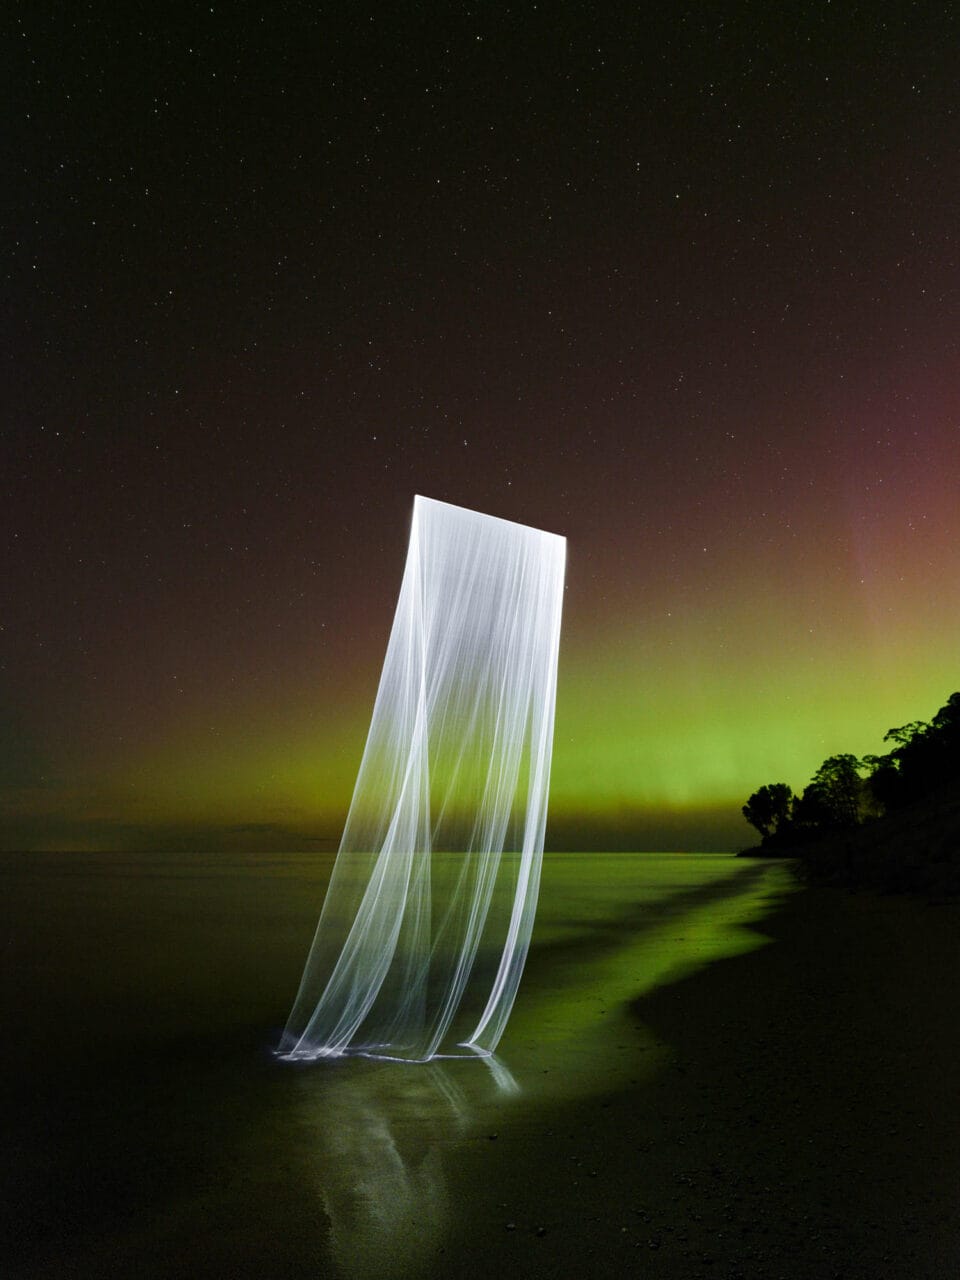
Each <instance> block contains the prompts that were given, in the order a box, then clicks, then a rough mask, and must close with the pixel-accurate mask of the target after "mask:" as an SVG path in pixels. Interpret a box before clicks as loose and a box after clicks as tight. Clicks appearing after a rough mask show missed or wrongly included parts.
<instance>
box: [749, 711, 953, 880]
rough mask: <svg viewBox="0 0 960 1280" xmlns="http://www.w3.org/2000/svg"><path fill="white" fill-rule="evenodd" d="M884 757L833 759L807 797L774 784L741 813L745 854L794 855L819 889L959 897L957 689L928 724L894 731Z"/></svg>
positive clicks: (886, 738) (888, 736) (807, 790)
mask: <svg viewBox="0 0 960 1280" xmlns="http://www.w3.org/2000/svg"><path fill="white" fill-rule="evenodd" d="M884 741H885V742H890V743H892V744H893V746H892V748H891V750H890V751H889V752H888V753H887V754H886V755H882V756H864V757H863V759H862V760H858V759H857V758H856V756H852V755H838V756H830V757H829V758H828V759H827V760H825V761H824V762H823V764H822V765H821V766H820V768H819V769H818V770H817V772H816V774H814V776H813V778H812V779H811V781H810V783H809V784H808V785H807V787H806V788H805V789H804V791H803V793H802V794H801V795H799V796H795V795H793V794H792V792H791V791H790V788H789V787H788V786H787V785H786V784H785V783H773V784H768V785H767V786H766V787H761V788H760V789H759V790H758V791H756V792H754V794H753V795H752V796H751V797H750V799H749V800H748V801H747V803H746V804H745V805H744V807H743V814H744V817H745V818H746V819H747V821H748V822H750V823H752V824H753V826H755V827H756V828H757V830H758V831H759V832H760V835H761V842H760V844H759V846H757V847H756V848H754V849H748V850H744V853H745V854H753V855H766V856H780V857H784V856H792V857H796V858H798V859H799V866H800V871H801V874H802V875H803V876H804V877H805V878H807V879H808V880H811V881H813V882H816V883H819V884H837V885H845V886H849V887H858V886H869V887H872V888H877V889H882V890H885V891H890V892H907V891H914V892H926V893H932V894H951V895H952V894H960V693H954V694H952V695H951V696H950V698H949V699H948V700H947V702H946V704H945V705H944V706H942V707H941V708H940V710H939V711H938V712H937V714H936V715H935V716H934V717H933V719H932V720H931V721H930V722H929V723H927V722H924V721H914V722H913V723H911V724H908V725H903V726H900V727H899V728H894V729H890V730H888V731H887V733H886V735H885V736H884Z"/></svg>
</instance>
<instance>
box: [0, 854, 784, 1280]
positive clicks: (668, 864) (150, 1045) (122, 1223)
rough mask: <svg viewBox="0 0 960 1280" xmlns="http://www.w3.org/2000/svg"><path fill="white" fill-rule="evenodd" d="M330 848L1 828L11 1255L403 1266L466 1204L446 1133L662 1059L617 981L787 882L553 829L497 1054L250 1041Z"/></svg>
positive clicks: (748, 913)
mask: <svg viewBox="0 0 960 1280" xmlns="http://www.w3.org/2000/svg"><path fill="white" fill-rule="evenodd" d="M329 869H330V861H329V860H328V859H326V858H324V857H318V856H317V855H313V854H310V855H307V854H304V855H300V854H290V855H263V856H250V855H216V856H211V855H206V854H203V855H199V854H198V855H183V854H181V855H176V856H173V855H171V856H160V855H137V856H132V855H119V854H97V855H90V854H75V853H74V854H69V855H67V854H61V855H53V854H43V855H17V856H15V855H9V854H7V855H0V887H2V898H0V941H2V945H3V948H4V963H3V970H2V1003H3V1012H4V1028H5V1035H4V1039H3V1046H2V1049H0V1055H2V1071H3V1082H4V1086H5V1087H4V1096H5V1097H6V1098H7V1100H8V1102H7V1105H8V1106H9V1113H8V1115H7V1117H6V1131H7V1133H8V1134H9V1135H10V1137H9V1139H8V1141H7V1143H6V1149H7V1153H8V1159H7V1161H6V1162H5V1169H4V1173H3V1185H2V1187H0V1192H2V1194H0V1205H2V1208H0V1213H2V1214H3V1218H4V1222H3V1230H4V1232H5V1237H6V1241H7V1243H6V1246H5V1248H4V1250H3V1256H4V1257H5V1259H7V1260H8V1261H9V1263H10V1264H11V1266H12V1274H14V1275H22V1276H28V1275H29V1276H61V1275H64V1274H70V1275H77V1276H99V1275H110V1274H128V1273H134V1272H135V1273H136V1274H137V1275H138V1276H141V1277H144V1276H161V1275H162V1276H181V1275H182V1276H188V1275H191V1276H192V1275H199V1274H211V1275H220V1274H222V1275H231V1276H234V1275H235V1276H245V1275H251V1276H252V1275H257V1276H261V1277H264V1276H266V1277H269V1276H273V1275H285V1276H291V1277H297V1276H301V1275H303V1276H308V1275H309V1276H313V1277H317V1276H325V1275H332V1276H337V1275H342V1276H345V1277H354V1276H357V1277H359V1276H365V1275H372V1274H374V1273H377V1274H378V1275H381V1276H384V1275H391V1274H395V1275H417V1274H423V1273H425V1272H427V1271H429V1270H431V1268H432V1267H433V1266H434V1265H435V1260H436V1257H437V1253H438V1250H439V1249H440V1248H442V1242H443V1240H444V1237H445V1234H446V1233H447V1232H448V1230H450V1229H451V1227H452V1226H453V1225H454V1224H455V1223H456V1221H457V1219H458V1217H461V1218H462V1215H463V1214H465V1213H468V1212H469V1211H470V1210H469V1206H467V1205H466V1204H465V1201H464V1188H463V1187H462V1186H461V1185H460V1184H459V1182H458V1176H459V1174H458V1170H459V1166H460V1162H461V1157H462V1156H463V1154H464V1153H465V1152H472V1153H475V1152H476V1149H477V1146H478V1144H486V1148H485V1159H486V1161H487V1165H488V1168H489V1175H490V1178H491V1179H492V1180H495V1179H496V1174H497V1160H498V1158H499V1157H498V1155H497V1151H498V1146H497V1142H496V1140H495V1139H494V1137H493V1135H495V1134H500V1133H503V1132H506V1131H507V1130H509V1129H510V1127H511V1126H514V1127H516V1126H518V1125H520V1126H522V1125H524V1124H529V1123H530V1122H531V1118H533V1117H535V1116H536V1115H537V1114H538V1111H540V1110H542V1109H544V1108H546V1107H550V1108H553V1109H554V1110H555V1109H556V1107H557V1106H558V1105H562V1104H564V1103H565V1102H568V1101H569V1102H571V1103H572V1102H577V1101H582V1100H583V1099H586V1098H589V1097H591V1096H593V1095H598V1094H601V1093H603V1092H605V1091H608V1090H610V1089H612V1088H616V1087H619V1086H621V1085H625V1084H629V1083H631V1082H635V1081H637V1080H638V1078H641V1077H643V1076H644V1075H645V1074H651V1073H656V1071H657V1070H658V1064H659V1063H660V1062H661V1061H662V1058H663V1055H664V1046H662V1045H659V1044H658V1043H657V1042H656V1040H655V1039H654V1037H653V1036H652V1034H651V1033H650V1032H649V1031H648V1030H647V1029H646V1028H645V1027H644V1026H643V1025H642V1024H639V1023H638V1022H637V1019H636V1016H635V1015H634V1014H632V1013H631V1011H630V1002H631V1001H633V1000H635V999H636V997H637V996H639V995H642V994H643V993H645V992H649V991H650V990H652V989H653V988H654V987H657V986H659V985H662V984H664V983H669V982H672V981H674V980H676V979H677V978H679V977H681V976H683V975H684V974H687V973H689V972H690V971H691V970H693V969H695V968H697V967H699V966H703V965H706V964H708V963H710V962H711V961H712V960H715V959H718V958H720V957H723V956H729V955H732V954H736V953H738V952H742V951H745V950H748V949H751V948H755V947H758V946H762V945H763V942H764V939H763V935H762V925H760V928H758V927H757V926H758V924H759V923H760V922H761V921H762V918H763V915H764V914H765V913H766V912H767V911H768V910H769V909H770V906H771V904H772V903H773V901H774V900H775V899H777V898H778V897H779V895H781V894H783V893H786V892H789V889H790V882H789V876H788V873H787V872H786V870H785V869H784V867H783V866H781V865H778V864H758V863H753V862H749V861H743V860H737V859H735V858H732V857H729V856H726V855H692V854H673V855H659V854H643V855H632V854H609V855H606V854H555V855H548V856H547V857H546V859H545V865H544V876H543V886H542V893H541V902H540V909H539V914H538V918H537V925H536V929H535V931H534V940H533V947H532V949H531V953H530V958H529V961H528V965H527V969H526V973H525V975H524V980H523V982H522V984H521V987H520V994H519V997H518V1000H517V1004H516V1007H515V1010H514V1013H513V1017H512V1019H511V1022H510V1024H509V1025H508V1028H507V1033H506V1036H505V1037H504V1040H503V1041H502V1043H501V1046H500V1052H499V1054H498V1056H497V1058H496V1059H493V1060H490V1061H483V1060H474V1061H470V1060H466V1061H460V1060H456V1061H445V1062H435V1063H431V1064H428V1065H426V1066H423V1065H407V1064H393V1063H380V1062H370V1061H364V1060H351V1061H346V1062H339V1063H333V1064H330V1063H321V1064H314V1065H297V1066H292V1065H288V1064H283V1063H279V1062H277V1061H276V1060H275V1059H274V1058H273V1056H272V1053H271V1050H272V1047H273V1045H274V1044H275V1043H276V1041H277V1038H278V1036H279V1032H280V1028H281V1026H282V1023H283V1021H284V1019H285V1017H286V1014H287V1011H288V1008H289V1005H290V1003H291V1000H292V997H293V994H294V992H295V990H296V985H297V982H298V980H299V976H300V971H301V967H302V964H303V961H304V959H305V956H306V952H307V948H308V946H309V943H310V940H311V937H312V934H313V930H314V927H315V924H316V918H317V915H318V913H319V908H320V905H321V902H322V898H323V892H324V887H325V883H326V879H327V876H328V875H329ZM750 926H752V927H750ZM487 1153H488V1154H487Z"/></svg>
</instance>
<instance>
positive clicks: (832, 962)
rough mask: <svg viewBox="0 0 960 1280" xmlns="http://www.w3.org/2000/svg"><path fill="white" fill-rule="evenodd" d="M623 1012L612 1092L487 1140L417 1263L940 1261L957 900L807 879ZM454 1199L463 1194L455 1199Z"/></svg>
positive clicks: (955, 1148) (488, 1270) (921, 1264)
mask: <svg viewBox="0 0 960 1280" xmlns="http://www.w3.org/2000/svg"><path fill="white" fill-rule="evenodd" d="M761 928H762V930H763V932H764V933H766V934H767V935H769V936H770V937H771V938H772V939H773V943H772V945H769V946H767V947H765V948H763V949H761V950H757V951H753V952H750V953H749V954H746V955H742V956H739V957H737V958H733V959H728V960H725V961H721V962H719V963H718V964H716V965H714V966H712V967H710V968H708V969H706V970H704V971H702V972H700V973H698V974H696V975H694V976H692V977H690V978H688V979H686V980H684V981H681V982H679V983H678V984H675V985H673V986H670V987H666V988H662V989H660V990H658V991H657V992H655V993H654V994H653V995H652V996H650V997H649V998H646V999H644V1000H641V1001H638V1002H637V1003H636V1005H635V1006H634V1009H633V1013H634V1014H635V1016H636V1017H637V1018H638V1019H640V1020H642V1021H643V1022H644V1023H645V1024H646V1025H647V1026H648V1027H652V1028H653V1029H654V1031H655V1032H656V1033H657V1034H658V1036H659V1037H662V1039H663V1041H664V1042H665V1043H666V1044H667V1045H668V1046H669V1050H668V1059H667V1063H666V1066H665V1069H664V1070H661V1071H659V1072H655V1073H654V1074H653V1077H652V1079H650V1080H649V1081H647V1082H646V1083H644V1082H640V1083H639V1084H638V1086H637V1087H636V1088H635V1089H633V1090H631V1091H629V1092H619V1093H616V1094H613V1095H610V1096H608V1097H605V1098H602V1099H600V1100H598V1101H596V1102H591V1103H590V1104H589V1105H584V1106H581V1107H579V1108H575V1109H570V1108H566V1109H563V1110H558V1111H557V1112H556V1113H554V1114H552V1115H550V1114H548V1115H540V1116H538V1117H537V1118H536V1120H535V1121H533V1122H531V1123H530V1124H529V1125H526V1126H525V1125H523V1124H516V1125H515V1126H513V1127H512V1128H511V1129H509V1130H507V1131H506V1132H501V1133H500V1134H498V1137H497V1139H496V1141H497V1143H498V1144H499V1147H500V1149H499V1151H498V1159H497V1164H496V1177H497V1179H498V1183H497V1186H496V1189H494V1188H493V1187H492V1186H491V1185H490V1182H489V1179H490V1177H491V1167H490V1161H489V1158H488V1153H487V1152H486V1151H484V1150H482V1149H481V1150H476V1151H474V1153H473V1155H472V1157H471V1156H470V1155H469V1153H468V1154H467V1156H466V1159H465V1163H464V1164H463V1165H462V1166H461V1177H460V1180H459V1187H460V1194H461V1195H462V1196H463V1198H464V1199H463V1204H462V1209H463V1216H462V1219H461V1222H460V1225H459V1227H458V1228H457V1229H456V1231H455V1232H454V1234H453V1236H452V1237H451V1238H450V1239H448V1240H447V1241H446V1242H445V1245H444V1252H443V1254H442V1255H438V1256H437V1258H436V1266H435V1271H436V1274H446V1275H452V1276H459V1275H478V1276H479V1275H502V1276H506V1275H510V1276H557V1277H560V1276H623V1275H643V1276H649V1277H655V1276H670V1277H678V1276H683V1277H696V1276H709V1277H745V1278H750V1280H753V1278H755V1277H790V1278H791V1280H792V1278H794V1277H796V1278H797V1280H801V1278H805V1280H819V1278H820V1277H825V1278H826V1277H830V1278H833V1277H843V1278H844V1280H853V1278H854V1277H863V1278H864V1280H867V1278H870V1280H878V1278H881V1277H884V1278H885V1277H891V1278H892V1277H903V1278H904V1280H907V1278H909V1280H927V1278H929V1280H934V1278H937V1280H940V1278H941V1277H955V1276H958V1275H960V1108H958V1103H960V1030H958V1017H957V1013H958V1010H957V1001H958V995H960V946H958V942H960V905H955V906H930V905H926V904H924V903H922V902H919V901H915V900H910V899H905V898H879V897H873V896H866V895H862V896H861V895H857V896H853V895H848V894H847V893H844V892H841V891H836V890H824V889H808V890H805V891H803V892H801V893H798V894H796V895H794V896H792V897H790V898H788V899H786V901H785V902H784V903H783V905H782V906H781V907H780V909H779V910H778V912H777V913H776V915H775V916H773V917H772V918H769V919H767V920H765V921H764V922H763V924H762V926H761ZM468 1206H470V1207H468Z"/></svg>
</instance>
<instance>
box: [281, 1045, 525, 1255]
mask: <svg viewBox="0 0 960 1280" xmlns="http://www.w3.org/2000/svg"><path fill="white" fill-rule="evenodd" d="M301 1083H302V1089H303V1097H304V1123H305V1125H306V1128H307V1141H308V1142H309V1143H311V1144H312V1149H313V1156H314V1159H315V1162H316V1164H315V1168H316V1172H317V1184H318V1187H319V1190H320V1195H321V1198H322V1201H323V1206H324V1210H325V1212H326V1214H327V1217H328V1219H329V1222H330V1241H331V1248H332V1252H333V1255H334V1260H335V1262H336V1264H337V1267H338V1270H339V1271H340V1272H341V1273H342V1274H343V1275H344V1276H347V1277H364V1276H369V1275H373V1274H375V1273H376V1274H378V1275H380V1276H382V1275H384V1273H385V1271H386V1273H387V1274H389V1275H391V1276H393V1275H403V1274H407V1273H408V1272H409V1273H416V1272H417V1271H419V1270H421V1269H422V1268H423V1267H425V1266H426V1265H428V1264H429V1262H430V1260H431V1259H432V1258H433V1257H435V1255H436V1254H437V1252H438V1249H439V1246H440V1242H441V1241H442V1239H443V1236H444V1232H445V1229H446V1227H447V1225H448V1219H449V1216H450V1213H451V1205H450V1203H449V1199H448V1191H447V1179H446V1173H445V1168H444V1157H445V1155H446V1154H447V1152H449V1151H450V1150H451V1149H452V1148H454V1147H455V1146H456V1145H457V1144H459V1143H461V1142H464V1141H466V1140H468V1139H469V1138H470V1137H471V1135H474V1134H475V1133H476V1132H477V1131H478V1130H479V1129H480V1128H481V1127H482V1125H483V1122H484V1120H485V1119H486V1118H488V1117H489V1116H490V1115H491V1114H493V1115H495V1114H496V1113H497V1111H498V1110H499V1109H500V1107H502V1106H503V1105H505V1104H507V1103H509V1101H510V1100H511V1099H516V1098H517V1097H518V1096H519V1093H520V1089H519V1086H518V1084H517V1082H516V1080H515V1079H514V1077H513V1075H512V1074H511V1072H510V1070H509V1069H508V1067H507V1066H506V1064H505V1063H504V1062H502V1061H501V1060H500V1059H498V1058H496V1057H489V1058H456V1059H447V1060H444V1059H435V1060H434V1061H432V1062H429V1063H401V1062H384V1061H376V1060H372V1059H365V1058H351V1059H345V1060H342V1061H340V1062H338V1063H336V1064H322V1065H321V1066H320V1067H319V1068H314V1069H305V1070H304V1071H303V1072H302V1074H301ZM485 1140H486V1139H485Z"/></svg>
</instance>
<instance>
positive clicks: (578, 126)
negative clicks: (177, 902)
mask: <svg viewBox="0 0 960 1280" xmlns="http://www.w3.org/2000/svg"><path fill="white" fill-rule="evenodd" d="M17 13H18V14H19V16H17ZM14 15H15V21H14V23H13V25H12V26H11V27H10V28H9V29H8V37H7V40H6V42H5V48H4V51H3V54H2V57H3V72H4V74H3V81H4V83H5V84H6V86H7V87H8V91H9V94H10V97H9V103H8V106H7V109H6V111H5V126H4V134H5V141H4V171H5V173H6V179H5V181H4V183H3V187H4V188H5V195H4V197H3V205H4V207H3V222H4V236H3V252H4V257H5V282H4V289H3V291H2V302H0V305H2V308H3V336H4V341H3V343H2V344H0V360H2V362H3V364H2V369H3V372H2V383H0V386H2V391H3V396H2V401H3V404H4V406H5V407H4V414H3V425H2V454H0V537H2V546H3V571H2V574H0V597H2V604H0V843H2V847H5V848H11V849H18V848H20V849H44V848H62V849H98V848H104V849H114V848H116V849H122V848H131V849H147V848H185V849H190V848H196V849H205V848H215V849H220V848H222V849H227V850H229V849H233V848H237V849H248V848H249V849H253V848H264V849H266V848H314V847H315V848H318V849H325V848H332V847H335V845H336V842H337V840H338V838H339V833H340V828H341V826H342V822H343V818H344V815H345V811H346V806H347V804H348V802H349V797H350V791H351V788H352V783H353V779H354V776H355V773H356V768H357V765H358V763H359V757H360V752H361V750H362V746H363V740H364V735H365V732H366V727H367V723H368V720H369V714H370V710H371V707H372V701H373V696H374V692H375V690H376V684H377V680H378V677H379V669H380V663H381V660H382V656H383V651H384V647H385V644H386V639H387V634H388V631H389V626H390V621H391V617H392V612H393V608H394V605H395V602H396V596H397V591H398V588H399V583H400V575H401V572H402V566H403V560H404V555H405V550H406V540H407V535H408V531H409V522H410V514H411V509H412V502H413V496H414V494H415V493H423V494H426V495H428V496H431V497H434V498H439V499H442V500H444V501H447V502H453V503H457V504H460V505H463V506H468V507H471V508H475V509H478V510H482V511H486V512H490V513H492V514H495V515H499V516H503V517H505V518H508V519H511V520H517V521H521V522H523V523H526V524H532V525H536V526H539V527H541V528H545V529H549V530H551V531H553V532H557V533H562V534H565V535H566V537H567V539H568V578H567V582H568V585H567V592H566V602H565V615H564V634H563V641H562V647H561V657H560V682H559V694H558V705H557V731H556V742H555V753H554V771H553V787H552V798H551V818H550V824H549V829H548V847H550V846H551V845H552V846H553V847H557V848H584V849H591V848H641V849H642V848H667V849H672V848H677V849H713V848H735V847H737V846H738V845H740V844H743V843H747V842H749V837H750V830H749V828H747V826H746V824H745V823H744V821H743V819H742V817H741V816H740V805H741V804H742V803H743V801H744V800H745V798H746V796H747V795H748V794H749V793H750V791H752V790H754V789H755V788H756V787H757V786H759V785H760V784H761V783H764V782H769V781H777V780H782V781H787V782H789V783H790V784H791V785H792V786H794V787H795V788H799V787H802V786H803V784H804V783H805V782H806V781H807V779H808V778H809V777H810V775H811V774H812V773H813V771H814V770H815V769H816V768H817V766H818V765H819V763H820V762H821V761H822V760H823V759H824V757H825V756H827V755H829V754H832V753H834V752H837V751H852V752H855V753H858V754H859V753H863V752H868V751H877V750H880V749H882V746H881V739H882V735H883V733H884V731H885V730H886V729H887V728H889V727H890V726H891V725H897V724H901V723H903V722H905V721H908V720H914V719H917V718H926V717H928V716H930V715H931V714H932V713H933V712H934V711H935V710H936V709H937V707H939V706H940V705H941V704H942V703H943V702H944V701H945V700H946V697H947V696H948V695H949V693H950V692H952V691H953V690H954V689H955V688H957V687H958V686H960V678H958V662H957V644H956V642H957V636H958V633H960V502H958V500H957V495H958V493H960V376H958V375H960V353H958V342H960V294H958V272H957V268H958V241H957V236H958V227H960V220H958V209H960V164H958V142H960V128H958V126H960V90H958V88H957V72H956V68H957V52H958V37H960V20H958V17H957V10H956V8H955V6H952V5H947V4H931V5H925V4H922V3H918V4H906V3H903V4H885V3H883V2H882V0H876V2H875V3H872V4H845V3H828V2H827V0H821V2H820V3H791V2H790V0H778V3H776V4H756V3H745V2H744V3H737V4H724V3H702V4H686V3H677V4H673V3H669V2H668V3H664V4H661V5H657V6H653V5H636V6H628V5H624V4H604V3H599V4H590V5H588V4H564V3H557V4H541V5H534V4H529V5H513V4H510V5H506V4H504V5H500V4H484V5H480V4H473V3H465V4H462V5H457V6H447V5H441V4H413V3H405V4H396V5H382V4H377V5H366V4H364V3H350V4H338V5H330V6H328V5H325V4H317V3H309V4H308V3H296V4H294V3H281V2H277V3H273V4H270V5H262V6H258V5H257V4H255V3H254V4H244V5H221V4H218V3H217V4H196V5H175V4H163V3H159V4H158V5H150V6H146V5H144V6H133V5H131V6H113V5H96V4H93V5H87V6H45V5H26V4H20V5H16V6H14Z"/></svg>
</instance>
